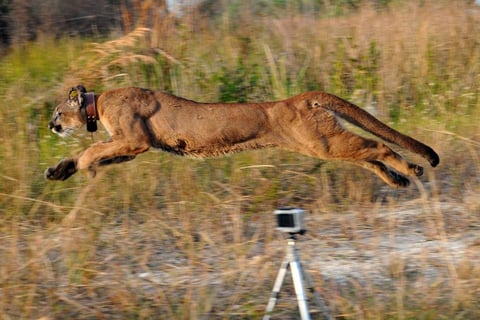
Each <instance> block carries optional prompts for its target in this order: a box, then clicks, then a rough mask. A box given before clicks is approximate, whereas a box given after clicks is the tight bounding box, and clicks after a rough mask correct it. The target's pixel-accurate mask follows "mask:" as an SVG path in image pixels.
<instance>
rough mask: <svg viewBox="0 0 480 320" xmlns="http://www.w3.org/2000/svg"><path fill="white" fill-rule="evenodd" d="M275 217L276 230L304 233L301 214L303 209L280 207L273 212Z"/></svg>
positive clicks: (302, 214) (303, 212)
mask: <svg viewBox="0 0 480 320" xmlns="http://www.w3.org/2000/svg"><path fill="white" fill-rule="evenodd" d="M273 213H274V214H275V217H276V218H277V230H278V231H282V232H288V233H290V234H297V233H298V234H304V233H305V232H306V229H305V228H304V227H303V216H304V214H305V211H303V210H302V209H299V208H280V209H277V210H275V211H274V212H273Z"/></svg>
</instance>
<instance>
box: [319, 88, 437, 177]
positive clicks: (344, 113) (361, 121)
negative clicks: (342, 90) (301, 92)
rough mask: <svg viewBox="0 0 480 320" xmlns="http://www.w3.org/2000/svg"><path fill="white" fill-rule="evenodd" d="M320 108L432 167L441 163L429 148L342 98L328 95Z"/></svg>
mask: <svg viewBox="0 0 480 320" xmlns="http://www.w3.org/2000/svg"><path fill="white" fill-rule="evenodd" d="M319 100H320V101H321V102H320V101H318V102H319V104H318V106H320V107H322V108H325V109H327V110H330V111H332V112H334V113H335V114H336V115H338V116H339V117H341V118H343V119H345V120H346V121H348V122H350V123H352V124H354V125H356V126H358V127H360V128H362V129H364V130H366V131H368V132H370V133H372V134H374V135H376V136H377V137H379V138H382V139H383V140H385V141H388V142H391V143H394V144H396V145H398V146H400V147H402V148H405V149H407V150H410V151H412V152H414V153H417V154H419V155H421V156H422V157H424V158H425V159H426V160H428V162H430V164H431V166H432V167H436V166H437V165H438V163H439V162H440V158H439V156H438V154H437V153H436V152H435V151H434V150H433V149H432V148H430V147H429V146H427V145H425V144H423V143H421V142H420V141H417V140H415V139H413V138H411V137H409V136H406V135H404V134H402V133H400V132H398V131H396V130H395V129H393V128H390V127H389V126H387V125H386V124H384V123H383V122H381V121H380V120H378V119H376V118H375V117H374V116H372V115H371V114H369V113H368V112H366V111H365V110H363V109H361V108H359V107H358V106H356V105H354V104H353V103H350V102H348V101H346V100H343V99H342V98H339V97H337V96H334V95H330V94H328V96H327V97H322V99H319Z"/></svg>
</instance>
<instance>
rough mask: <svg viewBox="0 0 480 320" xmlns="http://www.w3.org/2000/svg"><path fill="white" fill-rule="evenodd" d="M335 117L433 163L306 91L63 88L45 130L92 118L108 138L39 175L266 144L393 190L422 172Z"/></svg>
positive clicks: (375, 124) (422, 148)
mask: <svg viewBox="0 0 480 320" xmlns="http://www.w3.org/2000/svg"><path fill="white" fill-rule="evenodd" d="M337 117H340V118H343V119H345V120H347V121H348V122H351V123H352V124H354V125H357V126H359V127H360V128H362V129H364V130H366V131H368V132H371V133H373V134H374V135H376V136H378V137H380V138H382V139H383V140H385V141H388V142H391V143H394V144H396V145H398V146H400V147H403V148H405V149H407V150H409V151H411V152H414V153H417V154H419V155H420V156H422V157H424V158H425V159H426V160H428V162H430V164H431V165H432V167H435V166H437V165H438V163H439V161H440V160H439V157H438V155H437V153H436V152H435V151H434V150H433V149H432V148H430V147H429V146H427V145H425V144H423V143H421V142H419V141H417V140H415V139H413V138H411V137H409V136H406V135H404V134H401V133H400V132H398V131H396V130H394V129H392V128H390V127H389V126H387V125H386V124H384V123H382V122H380V121H379V120H377V119H376V118H374V117H373V116H372V115H370V114H369V113H367V112H366V111H364V110H362V109H360V108H359V107H357V106H356V105H354V104H352V103H350V102H348V101H345V100H343V99H341V98H339V97H336V96H334V95H331V94H328V93H322V92H306V93H302V94H299V95H297V96H295V97H292V98H289V99H286V100H282V101H275V102H259V103H231V104H227V103H198V102H194V101H191V100H187V99H183V98H180V97H176V96H174V95H171V94H167V93H164V92H156V91H152V90H148V89H142V88H134V87H130V88H122V89H115V90H110V91H106V92H104V93H101V94H98V95H94V94H93V93H87V91H86V90H85V88H84V87H82V86H77V87H76V88H71V89H70V90H69V92H68V95H67V99H66V100H65V101H64V102H63V103H61V104H60V105H58V106H57V107H56V108H55V111H54V113H53V116H52V119H51V121H50V122H49V125H48V126H49V128H50V129H51V130H52V131H53V132H55V133H56V134H58V135H60V136H67V135H68V134H70V133H71V132H72V131H73V130H74V129H76V128H78V127H81V126H82V125H85V124H87V129H88V130H90V131H93V130H96V121H97V120H98V121H100V122H101V123H102V124H103V126H104V127H105V129H106V130H107V131H108V133H109V134H110V136H111V139H110V140H109V141H106V142H99V143H95V144H93V145H91V146H90V147H89V148H87V149H86V150H85V151H83V152H82V153H80V154H79V155H77V156H74V157H73V158H66V159H63V160H61V161H60V162H59V163H58V164H57V165H56V166H55V167H50V168H48V169H47V170H46V171H45V177H46V178H47V179H50V180H65V179H67V178H69V177H70V176H71V175H73V174H74V173H75V172H77V170H82V169H90V170H93V171H94V170H95V169H96V167H97V166H99V165H107V164H111V163H118V162H122V161H129V160H132V159H134V158H135V156H136V155H137V154H140V153H143V152H146V151H148V150H149V149H150V148H151V147H153V148H159V149H162V150H165V151H168V152H172V153H175V154H177V155H181V156H194V157H211V156H218V155H223V154H227V153H231V152H239V151H243V150H249V149H259V148H266V147H278V148H281V149H285V150H290V151H295V152H299V153H301V154H304V155H307V156H312V157H317V158H320V159H326V160H330V159H332V160H342V161H348V162H351V163H353V164H356V165H359V166H362V167H364V168H366V169H368V170H370V171H373V172H374V173H376V174H377V175H378V176H379V177H380V178H381V179H382V180H383V181H385V182H386V183H388V184H389V185H390V186H393V187H406V186H408V185H409V180H408V178H407V177H406V176H420V175H422V174H423V168H422V167H421V166H419V165H416V164H413V163H409V162H407V161H405V160H404V159H403V158H402V157H401V156H400V155H399V154H398V153H396V152H394V151H393V150H392V149H390V148H389V147H388V146H386V145H385V144H384V143H382V142H378V141H375V140H371V139H366V138H363V137H361V136H359V135H357V134H354V133H352V132H350V131H347V130H345V129H344V128H343V127H342V126H341V124H340V123H339V121H338V119H337Z"/></svg>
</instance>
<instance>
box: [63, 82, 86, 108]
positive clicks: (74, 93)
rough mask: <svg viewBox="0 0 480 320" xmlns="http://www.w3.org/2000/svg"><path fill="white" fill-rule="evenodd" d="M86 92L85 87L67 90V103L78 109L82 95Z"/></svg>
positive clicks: (81, 101)
mask: <svg viewBox="0 0 480 320" xmlns="http://www.w3.org/2000/svg"><path fill="white" fill-rule="evenodd" d="M85 92H87V90H86V89H85V87H83V86H77V87H76V88H74V87H72V88H70V90H68V97H67V99H68V101H70V102H71V103H72V104H73V105H76V106H77V107H80V106H81V105H82V103H83V94H84V93H85Z"/></svg>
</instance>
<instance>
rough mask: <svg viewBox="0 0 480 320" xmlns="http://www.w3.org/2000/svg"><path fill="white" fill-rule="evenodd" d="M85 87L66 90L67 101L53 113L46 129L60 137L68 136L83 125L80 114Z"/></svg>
mask: <svg viewBox="0 0 480 320" xmlns="http://www.w3.org/2000/svg"><path fill="white" fill-rule="evenodd" d="M85 92H87V90H86V89H85V87H83V86H80V85H79V86H76V87H74V88H70V90H68V94H67V99H66V100H65V101H64V102H62V103H60V104H59V105H58V106H57V107H56V108H55V110H54V111H53V115H52V118H51V119H50V122H49V123H48V128H49V129H50V130H52V131H53V132H54V133H56V134H58V135H59V136H61V137H66V136H68V135H70V134H71V133H72V132H73V131H75V129H77V128H79V127H81V126H82V125H84V124H85V122H86V121H85V117H84V115H83V114H82V110H81V108H82V105H83V100H84V94H85Z"/></svg>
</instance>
